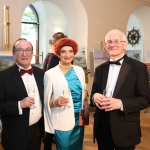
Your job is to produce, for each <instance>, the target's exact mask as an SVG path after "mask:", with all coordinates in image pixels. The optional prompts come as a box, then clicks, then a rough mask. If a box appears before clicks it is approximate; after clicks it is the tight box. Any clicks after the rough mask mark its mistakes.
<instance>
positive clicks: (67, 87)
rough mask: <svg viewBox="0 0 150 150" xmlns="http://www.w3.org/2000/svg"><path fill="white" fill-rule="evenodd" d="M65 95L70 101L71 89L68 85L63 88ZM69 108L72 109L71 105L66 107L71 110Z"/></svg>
mask: <svg viewBox="0 0 150 150" xmlns="http://www.w3.org/2000/svg"><path fill="white" fill-rule="evenodd" d="M63 95H64V97H65V98H68V99H69V96H70V89H69V86H68V85H64V86H63ZM69 107H70V106H69V104H67V105H66V106H65V108H69Z"/></svg>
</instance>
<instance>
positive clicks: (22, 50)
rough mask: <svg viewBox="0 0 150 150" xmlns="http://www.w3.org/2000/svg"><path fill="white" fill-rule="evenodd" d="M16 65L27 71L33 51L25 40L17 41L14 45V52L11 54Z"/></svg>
mask: <svg viewBox="0 0 150 150" xmlns="http://www.w3.org/2000/svg"><path fill="white" fill-rule="evenodd" d="M12 54H13V57H14V60H15V61H16V63H17V64H18V65H19V66H21V67H23V68H24V69H28V68H29V66H30V62H31V59H32V56H33V50H32V46H31V44H30V43H29V42H28V41H26V40H19V41H17V42H16V44H15V50H14V52H13V53H12Z"/></svg>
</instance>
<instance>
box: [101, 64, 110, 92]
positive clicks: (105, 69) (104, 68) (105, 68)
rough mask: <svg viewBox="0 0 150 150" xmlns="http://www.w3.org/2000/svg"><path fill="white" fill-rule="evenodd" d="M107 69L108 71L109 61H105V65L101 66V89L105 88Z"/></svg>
mask: <svg viewBox="0 0 150 150" xmlns="http://www.w3.org/2000/svg"><path fill="white" fill-rule="evenodd" d="M108 71H109V63H108V62H106V63H105V65H104V67H103V70H102V77H103V80H102V90H105V89H106V84H107V78H108ZM102 92H103V91H102Z"/></svg>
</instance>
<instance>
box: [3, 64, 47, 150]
mask: <svg viewBox="0 0 150 150" xmlns="http://www.w3.org/2000/svg"><path fill="white" fill-rule="evenodd" d="M32 68H33V70H34V72H33V74H34V77H35V80H36V83H37V86H38V90H39V95H40V99H41V103H42V106H43V76H44V71H43V70H42V69H39V68H37V67H35V66H32ZM25 97H27V92H26V89H25V86H24V83H23V81H22V78H21V76H20V73H19V71H18V67H17V65H16V64H14V65H13V66H11V67H9V68H7V69H5V70H2V71H0V115H1V119H2V124H3V131H2V146H3V147H4V148H6V149H7V148H8V149H11V150H27V145H28V144H27V143H28V141H27V139H28V130H29V113H30V108H25V109H22V110H23V114H22V115H19V110H18V101H20V100H22V99H24V98H25ZM42 112H43V111H42ZM38 123H39V126H40V131H41V137H42V136H43V133H44V121H43V117H42V118H41V119H40V120H39V122H38Z"/></svg>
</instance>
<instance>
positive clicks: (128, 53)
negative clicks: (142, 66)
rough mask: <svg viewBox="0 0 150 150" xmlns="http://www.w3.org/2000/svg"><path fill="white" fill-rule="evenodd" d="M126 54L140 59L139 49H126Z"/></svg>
mask: <svg viewBox="0 0 150 150" xmlns="http://www.w3.org/2000/svg"><path fill="white" fill-rule="evenodd" d="M126 54H127V56H128V57H130V58H133V59H136V60H139V61H140V60H141V50H126Z"/></svg>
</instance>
